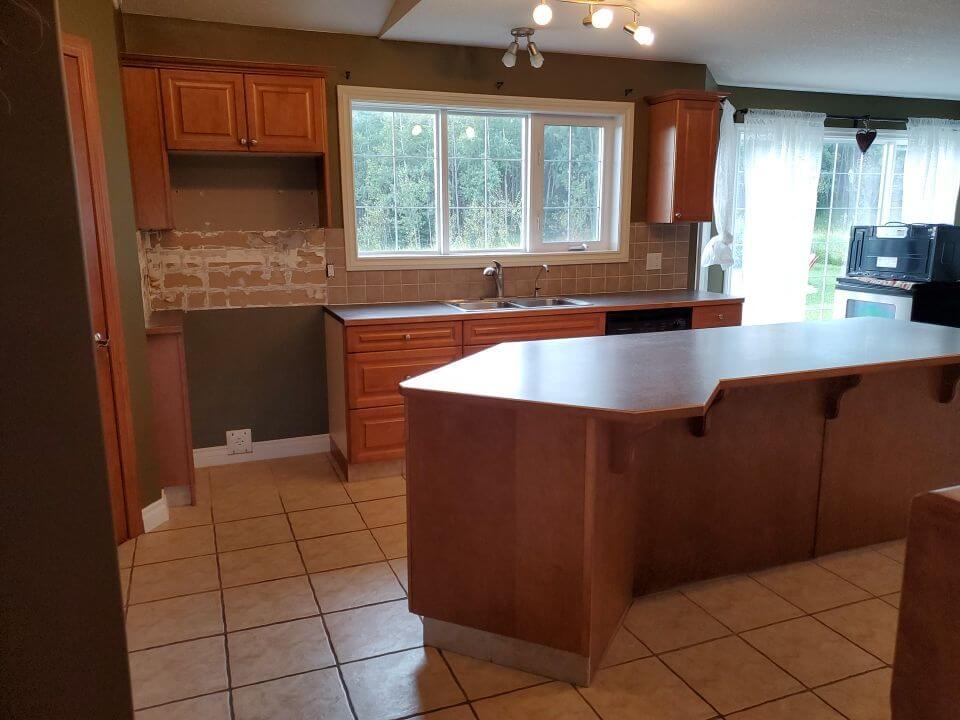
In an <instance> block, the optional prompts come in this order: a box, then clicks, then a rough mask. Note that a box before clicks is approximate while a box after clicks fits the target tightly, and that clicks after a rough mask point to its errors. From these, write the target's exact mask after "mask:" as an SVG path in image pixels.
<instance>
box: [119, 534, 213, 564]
mask: <svg viewBox="0 0 960 720" xmlns="http://www.w3.org/2000/svg"><path fill="white" fill-rule="evenodd" d="M216 551H217V550H216V547H215V545H214V544H213V526H212V525H198V526H197V527H192V528H184V529H182V530H167V531H165V532H153V533H147V534H146V535H141V536H140V539H139V541H138V542H137V555H136V558H135V560H134V563H135V564H136V565H146V564H148V563H156V562H164V561H166V560H179V559H180V558H188V557H196V556H197V555H210V554H212V553H215V552H216Z"/></svg>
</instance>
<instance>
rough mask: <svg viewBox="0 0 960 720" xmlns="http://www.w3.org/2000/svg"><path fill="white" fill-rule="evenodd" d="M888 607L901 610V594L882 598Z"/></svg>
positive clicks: (892, 594) (891, 594)
mask: <svg viewBox="0 0 960 720" xmlns="http://www.w3.org/2000/svg"><path fill="white" fill-rule="evenodd" d="M880 599H881V600H883V601H884V602H885V603H887V604H888V605H892V606H893V607H895V608H898V609H899V608H900V593H898V592H897V593H890V594H889V595H883V596H881V597H880Z"/></svg>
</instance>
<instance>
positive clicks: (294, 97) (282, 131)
mask: <svg viewBox="0 0 960 720" xmlns="http://www.w3.org/2000/svg"><path fill="white" fill-rule="evenodd" d="M244 84H245V87H246V99H247V127H248V128H249V132H250V149H251V150H252V151H254V152H280V153H282V152H308V153H322V152H324V151H325V150H326V144H327V142H326V140H327V133H326V128H325V127H324V103H325V102H326V92H325V87H324V81H323V78H316V77H292V76H287V75H245V76H244Z"/></svg>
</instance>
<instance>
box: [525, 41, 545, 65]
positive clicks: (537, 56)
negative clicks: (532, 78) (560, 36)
mask: <svg viewBox="0 0 960 720" xmlns="http://www.w3.org/2000/svg"><path fill="white" fill-rule="evenodd" d="M527 52H528V53H530V65H532V66H533V67H535V68H539V67H543V53H542V52H540V48H538V47H537V44H536V43H535V42H534V41H533V40H529V41H527Z"/></svg>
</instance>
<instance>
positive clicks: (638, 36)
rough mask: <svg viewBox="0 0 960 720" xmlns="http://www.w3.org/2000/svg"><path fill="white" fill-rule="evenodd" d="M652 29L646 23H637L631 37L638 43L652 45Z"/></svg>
mask: <svg viewBox="0 0 960 720" xmlns="http://www.w3.org/2000/svg"><path fill="white" fill-rule="evenodd" d="M653 38H654V35H653V30H651V29H650V28H648V27H647V26H646V25H638V26H637V28H636V30H634V31H633V39H634V40H635V41H636V43H637V44H638V45H653Z"/></svg>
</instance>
